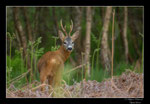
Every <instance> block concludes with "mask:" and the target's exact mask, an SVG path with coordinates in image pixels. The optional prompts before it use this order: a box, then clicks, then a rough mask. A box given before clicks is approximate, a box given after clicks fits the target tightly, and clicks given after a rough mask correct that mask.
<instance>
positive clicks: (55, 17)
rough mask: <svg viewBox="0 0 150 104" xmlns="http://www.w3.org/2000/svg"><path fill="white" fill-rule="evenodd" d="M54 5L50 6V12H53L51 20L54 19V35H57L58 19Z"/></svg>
mask: <svg viewBox="0 0 150 104" xmlns="http://www.w3.org/2000/svg"><path fill="white" fill-rule="evenodd" d="M55 11H56V10H55V7H53V8H52V12H53V20H54V25H55V36H58V30H59V26H58V22H57V21H58V20H57V16H56V13H55Z"/></svg>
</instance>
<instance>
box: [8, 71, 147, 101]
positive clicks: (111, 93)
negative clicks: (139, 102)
mask: <svg viewBox="0 0 150 104" xmlns="http://www.w3.org/2000/svg"><path fill="white" fill-rule="evenodd" d="M33 86H35V87H33ZM40 86H41V85H40V82H38V81H34V82H33V83H32V84H30V85H26V86H24V87H22V88H21V89H16V88H14V86H13V85H11V86H10V87H9V88H7V91H6V97H7V98H16V97H17V98H18V97H19V98H20V97H26V98H31V97H36V98H41V97H46V98H47V97H48V98H51V97H52V95H53V94H52V93H53V92H54V91H49V90H48V85H47V87H46V90H45V91H43V92H42V91H40ZM57 91H58V90H57ZM50 92H51V93H50ZM53 96H54V95H53ZM55 97H61V98H67V97H69V98H78V97H79V98H89V97H90V98H93V97H98V98H143V97H144V83H143V74H139V73H135V72H133V71H130V70H127V71H126V72H124V73H122V75H120V76H113V79H112V78H109V79H105V80H104V81H102V82H97V81H95V80H88V81H86V80H83V81H81V82H80V83H74V85H71V86H69V85H67V84H66V83H65V82H64V84H63V85H62V87H60V88H59V91H58V92H55Z"/></svg>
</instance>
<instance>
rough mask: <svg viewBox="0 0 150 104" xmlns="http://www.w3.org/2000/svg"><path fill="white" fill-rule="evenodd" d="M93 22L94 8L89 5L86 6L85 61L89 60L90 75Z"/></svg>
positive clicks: (88, 69)
mask: <svg viewBox="0 0 150 104" xmlns="http://www.w3.org/2000/svg"><path fill="white" fill-rule="evenodd" d="M91 24H92V9H91V7H87V8H86V41H85V42H86V43H85V62H87V71H88V76H90V49H91V45H90V44H91V43H90V41H91V35H90V34H91Z"/></svg>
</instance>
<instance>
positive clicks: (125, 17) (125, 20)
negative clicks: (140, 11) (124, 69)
mask: <svg viewBox="0 0 150 104" xmlns="http://www.w3.org/2000/svg"><path fill="white" fill-rule="evenodd" d="M127 21H128V9H127V7H124V26H123V41H124V47H125V59H126V63H128V54H129V51H128V39H127Z"/></svg>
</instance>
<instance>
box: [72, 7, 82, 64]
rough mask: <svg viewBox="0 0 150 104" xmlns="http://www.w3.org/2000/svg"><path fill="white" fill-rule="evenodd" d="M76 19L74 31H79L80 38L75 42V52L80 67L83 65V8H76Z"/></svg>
mask: <svg viewBox="0 0 150 104" xmlns="http://www.w3.org/2000/svg"><path fill="white" fill-rule="evenodd" d="M74 10H75V14H74V15H75V18H74V23H75V24H74V31H77V30H78V31H79V34H80V35H79V37H78V39H77V40H76V41H75V52H76V56H77V57H76V58H77V59H76V60H77V61H76V62H77V63H76V65H80V64H82V58H81V57H82V55H81V52H82V50H83V49H82V41H81V21H82V8H81V7H75V9H74Z"/></svg>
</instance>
